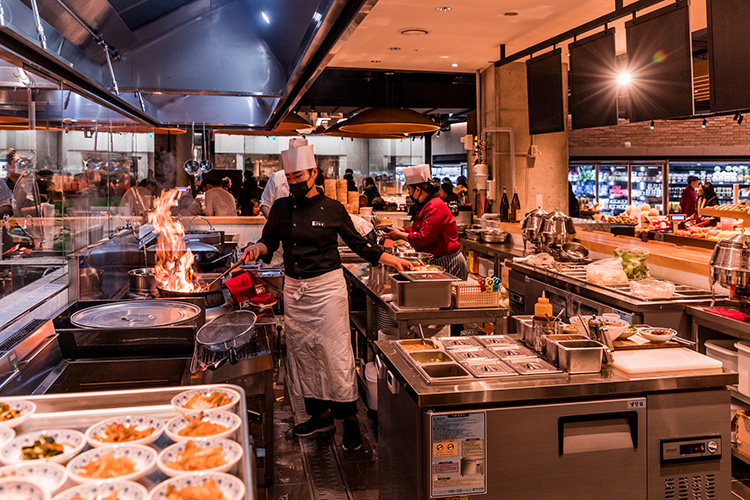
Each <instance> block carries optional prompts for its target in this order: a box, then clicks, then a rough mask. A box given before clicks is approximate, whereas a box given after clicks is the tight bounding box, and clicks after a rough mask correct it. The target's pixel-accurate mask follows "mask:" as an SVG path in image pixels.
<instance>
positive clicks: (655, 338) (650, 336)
mask: <svg viewBox="0 0 750 500" xmlns="http://www.w3.org/2000/svg"><path fill="white" fill-rule="evenodd" d="M655 331H659V332H667V333H666V334H664V335H659V334H655V333H654V332H655ZM638 334H639V335H640V336H641V337H643V338H644V339H646V340H650V341H651V342H653V343H654V344H663V343H664V342H668V341H670V340H672V337H674V336H675V335H677V332H676V331H674V330H672V329H671V328H640V329H639V330H638Z"/></svg>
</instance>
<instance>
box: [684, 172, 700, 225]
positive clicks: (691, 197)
mask: <svg viewBox="0 0 750 500" xmlns="http://www.w3.org/2000/svg"><path fill="white" fill-rule="evenodd" d="M687 181H688V185H687V187H686V188H685V189H684V190H683V191H682V196H680V211H681V212H682V213H683V214H685V215H687V216H688V217H690V216H691V215H695V214H696V213H698V195H697V194H696V193H695V189H696V188H697V187H698V184H700V183H701V180H700V179H699V178H697V177H696V176H694V175H691V176H689V177H688V180H687Z"/></svg>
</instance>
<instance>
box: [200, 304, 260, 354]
mask: <svg viewBox="0 0 750 500" xmlns="http://www.w3.org/2000/svg"><path fill="white" fill-rule="evenodd" d="M256 319H257V316H255V313H254V312H252V311H244V310H240V311H232V312H229V313H226V314H223V315H221V316H219V317H218V318H214V319H212V320H211V321H209V322H208V323H206V324H205V325H203V326H202V327H201V329H200V330H198V333H196V334H195V339H196V340H197V341H198V343H199V344H202V345H205V346H217V345H224V344H226V343H227V342H231V341H233V340H235V339H237V338H238V337H242V336H243V335H245V334H246V333H248V332H250V331H251V330H252V329H253V328H254V327H255V321H256ZM229 347H231V346H229Z"/></svg>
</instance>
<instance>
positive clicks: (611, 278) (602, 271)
mask: <svg viewBox="0 0 750 500" xmlns="http://www.w3.org/2000/svg"><path fill="white" fill-rule="evenodd" d="M586 280H587V281H590V282H591V283H594V284H596V285H616V284H621V283H627V282H628V277H627V275H626V274H625V271H624V270H623V268H622V259H620V258H617V259H605V260H599V261H597V262H594V263H593V264H589V265H588V266H586Z"/></svg>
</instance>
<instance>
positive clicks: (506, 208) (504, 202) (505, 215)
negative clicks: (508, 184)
mask: <svg viewBox="0 0 750 500" xmlns="http://www.w3.org/2000/svg"><path fill="white" fill-rule="evenodd" d="M509 214H510V203H508V190H507V189H505V187H503V197H502V198H501V199H500V221H501V222H509V221H510V215H509Z"/></svg>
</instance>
